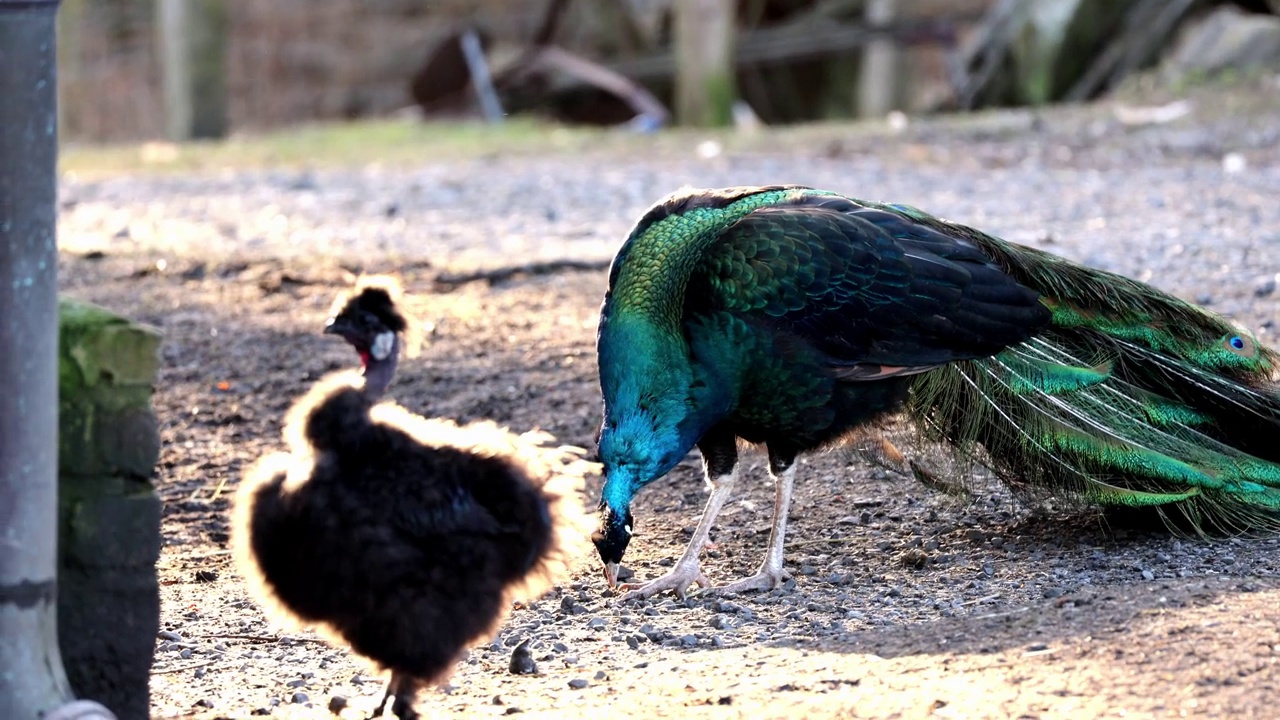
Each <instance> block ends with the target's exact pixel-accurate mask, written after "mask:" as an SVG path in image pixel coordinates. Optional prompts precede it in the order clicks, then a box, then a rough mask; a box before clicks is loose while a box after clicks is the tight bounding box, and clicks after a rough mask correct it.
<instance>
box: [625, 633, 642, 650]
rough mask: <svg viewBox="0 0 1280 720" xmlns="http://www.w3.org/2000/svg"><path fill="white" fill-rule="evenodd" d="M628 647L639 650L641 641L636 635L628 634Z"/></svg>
mask: <svg viewBox="0 0 1280 720" xmlns="http://www.w3.org/2000/svg"><path fill="white" fill-rule="evenodd" d="M627 647H629V648H631V649H632V650H638V649H639V648H640V641H639V640H637V639H636V636H635V635H628V636H627Z"/></svg>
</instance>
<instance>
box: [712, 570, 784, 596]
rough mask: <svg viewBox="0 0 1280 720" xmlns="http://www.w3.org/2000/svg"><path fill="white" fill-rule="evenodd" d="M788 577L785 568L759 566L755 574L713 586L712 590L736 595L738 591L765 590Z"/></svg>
mask: <svg viewBox="0 0 1280 720" xmlns="http://www.w3.org/2000/svg"><path fill="white" fill-rule="evenodd" d="M790 579H791V573H788V572H787V571H786V570H782V569H781V568H779V569H778V570H773V569H772V568H760V572H758V573H756V574H755V575H752V576H751V577H746V578H743V579H741V580H739V581H737V582H731V583H729V584H728V585H722V586H720V587H718V588H713V589H712V592H714V593H718V594H721V595H736V594H738V593H744V592H750V591H752V590H759V591H761V592H767V591H769V590H772V589H774V588H776V587H778V586H779V585H781V584H782V583H784V582H786V581H787V580H790Z"/></svg>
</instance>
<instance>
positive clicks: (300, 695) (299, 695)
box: [289, 692, 311, 705]
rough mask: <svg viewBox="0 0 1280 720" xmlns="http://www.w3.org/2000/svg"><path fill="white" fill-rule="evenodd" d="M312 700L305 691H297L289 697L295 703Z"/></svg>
mask: <svg viewBox="0 0 1280 720" xmlns="http://www.w3.org/2000/svg"><path fill="white" fill-rule="evenodd" d="M310 701H311V698H309V697H307V694H306V693H304V692H296V693H294V694H293V695H292V696H291V697H290V698H289V702H291V703H293V704H294V705H301V704H303V703H306V702H310Z"/></svg>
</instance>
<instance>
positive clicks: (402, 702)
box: [368, 672, 418, 720]
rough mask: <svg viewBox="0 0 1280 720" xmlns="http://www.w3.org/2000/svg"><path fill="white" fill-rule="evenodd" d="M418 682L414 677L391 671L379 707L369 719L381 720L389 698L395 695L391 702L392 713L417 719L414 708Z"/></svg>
mask: <svg viewBox="0 0 1280 720" xmlns="http://www.w3.org/2000/svg"><path fill="white" fill-rule="evenodd" d="M417 690H418V683H417V681H416V680H414V679H413V678H410V677H408V676H406V675H401V674H400V673H396V672H393V673H391V678H390V679H388V680H387V690H386V692H384V693H382V701H381V702H379V703H378V709H376V710H374V711H373V714H372V715H370V716H369V717H368V720H379V719H380V718H381V717H382V711H383V710H385V709H386V707H387V700H390V699H391V697H392V696H395V700H393V701H392V703H391V713H392V714H393V715H395V716H396V717H397V718H400V720H417V718H418V713H417V712H416V711H415V710H414V709H413V699H414V695H416V694H417Z"/></svg>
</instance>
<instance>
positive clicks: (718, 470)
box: [622, 435, 738, 602]
mask: <svg viewBox="0 0 1280 720" xmlns="http://www.w3.org/2000/svg"><path fill="white" fill-rule="evenodd" d="M698 449H699V450H700V451H701V452H702V465H703V470H704V472H705V473H706V479H707V485H709V486H710V487H711V497H710V498H709V499H708V500H707V506H706V508H705V509H703V511H702V519H701V520H699V521H698V527H697V528H695V529H694V531H693V538H692V539H690V540H689V544H688V546H686V547H685V549H684V555H681V556H680V560H679V561H677V562H676V565H675V567H673V568H671V572H668V573H667V574H665V575H662V576H659V577H657V578H655V579H653V580H650V581H649V582H647V583H644V584H642V585H640V584H631V583H628V584H626V585H623V586H622V587H623V588H624V589H626V590H629V591H630V592H628V593H627V594H626V595H623V596H622V601H624V602H625V601H627V600H633V599H635V598H647V597H652V596H654V595H657V594H658V593H660V592H663V591H665V590H674V591H675V593H676V595H679V596H680V597H681V598H684V597H685V591H686V590H688V588H689V586H690V585H692V584H693V583H697V584H698V585H700V586H702V587H710V586H711V581H710V580H707V576H706V575H704V574H702V567H701V564H700V563H699V561H698V557H699V556H700V555H701V554H702V549H703V548H704V547H706V545H707V540H708V539H709V538H710V537H711V527H712V526H713V525H714V524H715V522H716V517H717V516H718V515H719V514H720V510H721V509H722V508H724V504H725V501H727V500H728V499H729V495H730V493H732V492H733V483H734V481H735V480H736V479H737V477H738V447H737V439H736V438H734V437H733V436H732V435H725V436H720V435H717V436H714V437H713V436H711V435H708V436H707V437H704V438H703V440H702V442H700V443H698Z"/></svg>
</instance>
